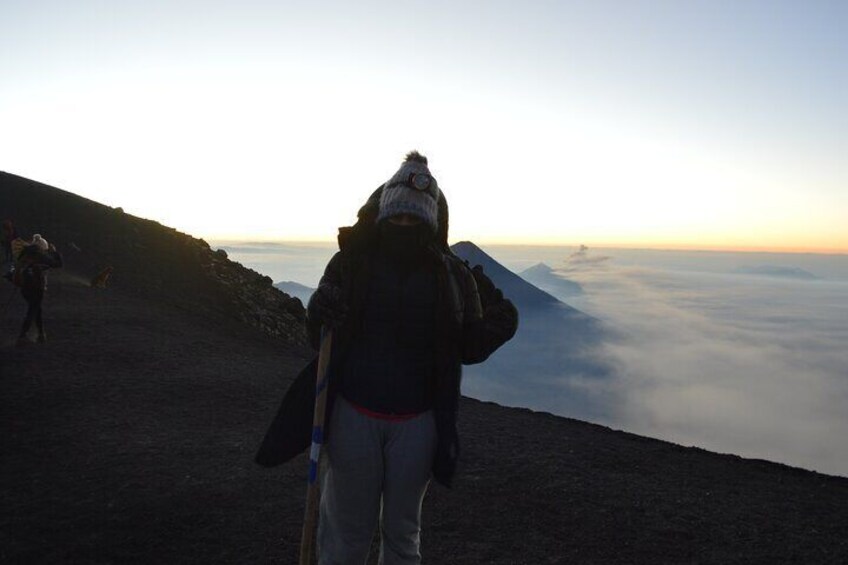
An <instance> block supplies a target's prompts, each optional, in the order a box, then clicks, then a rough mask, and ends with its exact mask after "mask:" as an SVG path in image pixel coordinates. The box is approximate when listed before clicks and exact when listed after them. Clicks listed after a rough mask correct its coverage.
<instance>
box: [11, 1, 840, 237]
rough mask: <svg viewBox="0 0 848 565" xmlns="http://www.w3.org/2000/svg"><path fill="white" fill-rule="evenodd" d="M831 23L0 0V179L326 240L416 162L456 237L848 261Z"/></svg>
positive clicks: (815, 6)
mask: <svg viewBox="0 0 848 565" xmlns="http://www.w3.org/2000/svg"><path fill="white" fill-rule="evenodd" d="M846 30H848V3H844V2H521V3H518V2H426V3H424V2H359V3H355V4H354V3H342V2H325V3H323V4H321V8H320V9H319V8H316V4H315V3H309V2H285V3H281V2H273V3H272V2H239V3H222V2H138V3H134V4H130V3H122V5H121V6H117V3H113V2H32V1H29V2H2V3H0V123H2V124H5V127H3V130H2V134H0V169H3V170H6V171H9V172H13V173H18V174H22V175H25V176H29V177H32V178H36V179H38V180H42V181H44V182H48V183H52V184H56V185H59V186H62V187H64V188H68V189H69V190H72V191H75V192H79V193H81V194H84V195H86V196H89V197H92V198H95V199H98V200H101V201H105V202H107V203H109V204H112V205H116V206H117V205H121V206H124V207H125V208H126V209H127V210H128V211H131V212H133V213H137V214H139V215H143V216H148V217H154V218H156V219H158V220H160V221H164V222H167V223H171V224H174V225H176V226H177V227H179V228H181V229H185V230H187V231H192V232H194V233H197V234H198V235H206V236H217V237H239V236H244V237H265V238H292V237H309V238H319V239H320V238H331V237H332V236H333V233H334V231H335V227H336V225H338V224H341V223H346V222H349V221H350V219H352V216H353V214H354V213H355V210H356V207H357V206H358V204H359V203H360V202H361V201H362V200H363V199H364V198H365V197H366V196H367V194H368V193H369V192H370V190H371V189H373V188H374V187H375V186H376V185H377V184H379V183H380V182H382V181H383V180H385V178H387V177H388V176H389V175H391V173H392V172H393V170H394V168H395V167H396V166H397V164H398V161H399V159H400V158H401V156H402V155H403V153H405V152H406V151H407V150H409V149H411V148H413V147H417V148H420V149H421V150H423V151H425V152H426V153H428V154H429V155H430V157H431V163H432V166H433V170H434V173H435V174H436V175H437V177H439V179H440V182H441V184H442V186H443V187H444V189H445V192H446V194H447V196H448V198H449V200H450V202H451V204H452V211H453V212H454V213H453V214H452V217H453V218H454V219H455V222H454V226H453V227H454V230H455V234H456V235H457V236H458V237H465V238H474V239H478V240H480V239H482V240H486V239H488V240H492V241H495V240H499V241H512V240H532V241H557V242H560V243H577V242H580V241H586V242H589V243H626V244H638V243H640V242H644V243H660V244H663V243H664V244H669V245H673V244H681V245H696V244H698V242H701V243H702V244H703V245H704V246H722V245H731V246H732V245H739V246H743V247H745V246H748V247H751V246H774V247H813V248H822V247H830V248H838V249H843V250H845V249H848V231H846V230H848V228H845V227H844V226H843V225H842V224H845V223H846V222H845V221H844V220H845V218H846V217H848V165H846V159H845V155H848V133H846V132H848V108H846V104H845V100H847V99H848V88H846V86H848V63H846V61H848V39H846V37H848V33H846ZM234 192H235V193H236V196H237V197H236V198H233V193H234ZM481 199H485V200H486V210H487V214H485V215H483V214H480V213H479V210H480V206H479V202H480V201H481ZM199 200H202V201H203V202H204V205H203V206H202V207H198V206H197V202H198V201H199ZM256 203H261V204H262V205H261V206H258V207H257V206H256ZM257 208H261V209H259V210H257ZM311 211H315V213H314V214H313V213H311Z"/></svg>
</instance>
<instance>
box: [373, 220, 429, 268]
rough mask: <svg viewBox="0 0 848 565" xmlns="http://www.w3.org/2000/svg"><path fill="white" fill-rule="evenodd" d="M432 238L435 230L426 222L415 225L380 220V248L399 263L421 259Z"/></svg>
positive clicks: (408, 262) (406, 263)
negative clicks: (402, 224)
mask: <svg viewBox="0 0 848 565" xmlns="http://www.w3.org/2000/svg"><path fill="white" fill-rule="evenodd" d="M431 239H433V230H431V229H430V226H428V225H427V224H425V223H424V222H421V223H419V224H415V225H413V226H401V225H397V224H393V223H391V222H389V221H384V222H380V250H381V251H382V252H383V253H385V255H386V256H387V257H388V258H389V259H391V260H392V261H396V262H398V263H399V264H405V265H408V264H410V263H412V262H414V261H416V260H417V259H419V258H420V256H421V253H422V252H423V251H424V249H425V248H426V247H427V244H428V243H429V242H430V240H431Z"/></svg>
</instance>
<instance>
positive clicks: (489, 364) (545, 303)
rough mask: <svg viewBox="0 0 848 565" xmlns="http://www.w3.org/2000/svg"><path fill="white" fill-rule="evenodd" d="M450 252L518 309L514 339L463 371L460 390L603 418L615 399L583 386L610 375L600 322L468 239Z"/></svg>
mask: <svg viewBox="0 0 848 565" xmlns="http://www.w3.org/2000/svg"><path fill="white" fill-rule="evenodd" d="M451 249H452V250H453V252H454V253H455V254H456V255H457V256H458V257H460V258H461V259H464V260H466V261H468V264H469V265H471V266H472V267H473V266H475V265H481V266H482V267H483V272H484V273H485V274H486V275H487V276H488V277H490V278H491V279H492V282H494V284H495V286H497V287H498V288H500V289H501V290H502V291H503V293H504V296H506V297H507V298H509V299H510V300H512V302H513V303H514V304H515V305H516V307H517V308H518V311H519V326H518V332H517V333H516V335H515V337H514V338H513V339H512V340H510V341H509V342H508V343H507V344H505V345H504V346H503V347H502V348H501V349H499V350H498V351H497V352H495V354H494V355H492V357H491V358H489V359H488V360H487V361H486V362H485V363H483V364H481V365H472V366H469V367H467V368H466V371H465V380H464V381H463V392H464V393H465V394H468V395H469V396H473V397H475V398H479V399H482V400H492V401H495V402H498V403H500V404H505V405H508V406H533V407H535V408H538V409H541V410H547V411H550V412H553V413H555V414H560V415H566V416H572V417H576V418H584V419H590V420H591V419H598V420H600V419H604V418H605V416H607V414H606V410H609V409H610V408H612V407H614V406H615V403H614V402H610V400H609V399H608V398H601V396H600V393H599V392H598V391H599V390H603V389H604V387H592V386H588V385H587V383H589V382H591V381H599V380H603V379H605V378H607V377H609V376H610V375H611V373H612V371H611V368H610V366H609V365H608V363H607V362H606V361H605V360H604V359H605V357H604V356H603V355H602V352H601V350H600V346H601V345H602V344H603V342H604V339H605V337H607V335H608V333H609V332H608V331H607V329H606V328H605V327H604V326H603V325H602V324H601V322H600V321H599V320H597V319H595V318H593V317H591V316H589V315H587V314H584V313H583V312H581V311H579V310H577V309H576V308H572V307H571V306H569V305H568V304H566V303H564V302H562V301H560V300H558V299H557V298H555V297H554V296H552V295H550V294H548V293H547V292H545V291H543V290H541V289H539V288H537V287H535V286H534V285H532V284H531V283H529V282H527V281H526V280H524V279H522V278H521V277H519V276H518V275H516V274H515V273H513V272H512V271H510V270H509V269H507V268H506V267H504V266H503V265H501V264H500V263H498V262H497V261H496V260H495V259H493V258H492V257H491V256H489V255H488V254H486V253H485V252H484V251H483V250H482V249H480V248H479V247H477V246H476V245H474V244H473V243H471V242H468V241H463V242H460V243H457V244H455V245H453V246H452V247H451ZM553 276H555V275H553Z"/></svg>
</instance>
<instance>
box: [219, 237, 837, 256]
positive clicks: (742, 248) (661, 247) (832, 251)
mask: <svg viewBox="0 0 848 565" xmlns="http://www.w3.org/2000/svg"><path fill="white" fill-rule="evenodd" d="M203 239H205V240H206V241H208V242H210V243H212V242H214V243H216V244H218V245H246V244H250V243H255V244H268V243H276V244H294V245H335V244H336V240H335V239H324V238H268V239H265V238H261V237H220V238H216V237H207V236H204V237H203ZM460 241H472V242H473V243H474V244H475V245H478V246H497V247H574V248H579V247H580V246H582V245H585V246H586V247H588V248H590V249H632V250H643V251H693V252H715V253H783V254H795V255H848V249H840V248H835V247H834V248H828V247H790V246H782V247H779V246H765V245H738V246H735V245H727V244H724V245H722V244H704V245H696V244H689V243H653V242H646V243H618V242H613V243H593V242H591V241H583V242H580V243H572V242H556V241H555V242H535V241H517V242H511V241H506V240H502V239H486V238H483V239H479V240H473V239H468V238H459V239H456V240H455V241H453V242H452V243H451V244H452V245H453V244H454V243H458V242H460Z"/></svg>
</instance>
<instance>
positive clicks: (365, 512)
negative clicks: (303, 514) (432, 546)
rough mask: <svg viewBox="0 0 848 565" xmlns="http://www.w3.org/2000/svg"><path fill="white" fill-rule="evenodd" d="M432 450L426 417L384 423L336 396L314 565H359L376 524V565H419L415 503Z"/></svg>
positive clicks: (432, 436)
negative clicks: (378, 549)
mask: <svg viewBox="0 0 848 565" xmlns="http://www.w3.org/2000/svg"><path fill="white" fill-rule="evenodd" d="M435 451H436V423H435V420H434V418H433V412H432V410H431V411H428V412H424V413H423V414H420V415H418V416H416V417H415V418H413V419H411V420H406V421H403V422H389V421H385V420H379V419H375V418H371V417H369V416H366V415H364V414H361V413H359V412H357V411H356V410H355V409H354V408H353V407H352V406H351V405H350V403H348V402H347V401H346V400H345V399H343V398H342V397H341V396H339V397H338V398H337V400H336V403H335V407H334V409H333V415H332V418H331V421H330V436H329V439H328V441H327V445H326V446H325V448H324V453H325V455H326V458H325V461H324V463H325V465H324V467H323V478H322V485H321V513H320V518H319V522H318V563H319V564H320V565H363V563H365V560H366V559H367V558H368V552H369V549H370V546H371V538H372V537H373V535H374V527H375V525H376V523H377V520H378V517H379V522H380V532H381V540H382V543H381V545H380V563H381V564H383V565H411V564H417V563H421V553H420V551H419V546H420V541H421V503H422V502H423V500H424V493H425V492H426V491H427V485H428V484H429V482H430V469H431V467H432V465H433V457H434V455H435Z"/></svg>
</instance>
